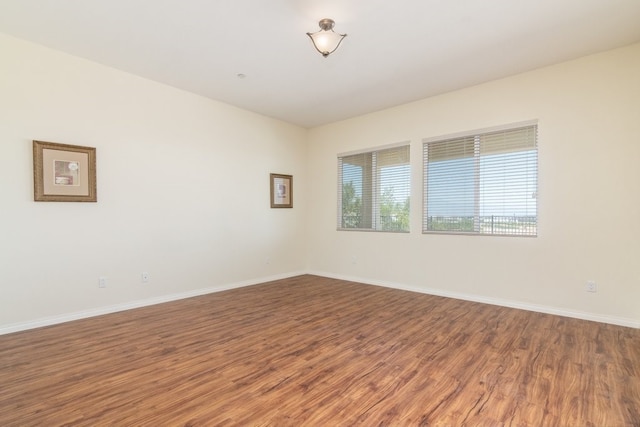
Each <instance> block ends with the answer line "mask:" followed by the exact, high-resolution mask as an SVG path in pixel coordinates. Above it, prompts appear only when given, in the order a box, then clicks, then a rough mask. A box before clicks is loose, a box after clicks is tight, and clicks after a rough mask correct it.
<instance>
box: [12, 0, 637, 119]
mask: <svg viewBox="0 0 640 427" xmlns="http://www.w3.org/2000/svg"><path fill="white" fill-rule="evenodd" d="M325 17H326V18H332V19H334V20H335V21H336V26H335V30H336V31H337V32H342V33H348V36H347V38H346V39H345V40H344V41H343V42H342V45H341V46H340V48H339V49H338V51H337V52H335V53H334V54H333V55H331V56H329V57H328V58H323V57H322V56H321V55H320V54H319V53H318V52H316V50H315V49H314V48H313V46H312V45H311V41H310V40H309V38H308V37H307V36H306V35H305V33H306V32H309V31H310V32H314V31H317V30H318V21H319V20H320V19H321V18H325ZM0 32H3V33H6V34H9V35H13V36H16V37H19V38H22V39H26V40H30V41H33V42H36V43H39V44H42V45H45V46H49V47H52V48H55V49H58V50H61V51H64V52H68V53H71V54H73V55H77V56H80V57H84V58H87V59H90V60H93V61H96V62H99V63H102V64H105V65H108V66H111V67H114V68H118V69H121V70H124V71H128V72H130V73H133V74H137V75H139V76H143V77H146V78H149V79H152V80H156V81H159V82H163V83H166V84H168V85H171V86H175V87H177V88H181V89H184V90H187V91H190V92H194V93H197V94H201V95H203V96H206V97H209V98H212V99H216V100H219V101H223V102H226V103H229V104H232V105H235V106H238V107H241V108H244V109H247V110H251V111H255V112H258V113H261V114H264V115H267V116H270V117H274V118H278V119H281V120H284V121H287V122H290V123H294V124H297V125H300V126H304V127H313V126H317V125H322V124H325V123H330V122H334V121H338V120H342V119H346V118H349V117H354V116H357V115H361V114H364V113H368V112H372V111H376V110H380V109H383V108H387V107H391V106H394V105H399V104H403V103H406V102H410V101H414V100H418V99H421V98H425V97H428V96H432V95H435V94H439V93H444V92H447V91H451V90H454V89H458V88H462V87H466V86H470V85H474V84H478V83H481V82H485V81H488V80H493V79H497V78H501V77H504V76H507V75H511V74H515V73H519V72H523V71H527V70H531V69H534V68H539V67H542V66H545V65H550V64H554V63H558V62H562V61H565V60H569V59H573V58H577V57H580V56H584V55H588V54H591V53H595V52H599V51H603V50H607V49H611V48H615V47H619V46H624V45H628V44H631V43H634V42H637V41H640V0H269V1H267V0H0ZM240 73H241V74H244V75H246V77H245V78H243V79H241V78H239V77H238V74H240Z"/></svg>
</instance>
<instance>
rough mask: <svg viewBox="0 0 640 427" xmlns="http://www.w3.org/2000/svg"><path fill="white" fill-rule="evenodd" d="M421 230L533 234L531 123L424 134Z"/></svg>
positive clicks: (534, 172)
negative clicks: (458, 133)
mask: <svg viewBox="0 0 640 427" xmlns="http://www.w3.org/2000/svg"><path fill="white" fill-rule="evenodd" d="M423 149H424V152H423V153H424V154H423V160H424V210H423V224H422V231H423V233H431V232H444V233H468V234H484V235H486V234H491V235H503V236H536V235H537V223H538V218H537V186H538V147H537V125H536V124H533V125H526V126H525V125H523V126H521V127H514V128H507V129H501V130H494V131H487V132H484V133H475V134H470V135H465V136H461V137H452V138H446V139H437V140H425V141H424V145H423Z"/></svg>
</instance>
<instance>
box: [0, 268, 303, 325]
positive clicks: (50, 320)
mask: <svg viewBox="0 0 640 427" xmlns="http://www.w3.org/2000/svg"><path fill="white" fill-rule="evenodd" d="M302 274H306V273H305V272H292V273H287V274H281V275H276V276H269V277H261V278H259V279H251V280H245V281H241V282H236V283H229V284H225V285H220V286H212V287H208V288H202V289H195V290H192V291H187V292H180V293H177V294H170V295H162V296H159V297H154V298H148V299H144V300H138V301H131V302H126V303H122V304H117V305H111V306H106V307H97V308H92V309H90V310H83V311H78V312H74V313H67V314H61V315H58V316H50V317H43V318H40V319H35V320H31V321H27V322H20V323H13V324H9V325H4V326H0V335H5V334H10V333H13V332H20V331H25V330H28V329H35V328H41V327H43V326H51V325H56V324H58V323H65V322H70V321H72V320H80V319H86V318H89V317H95V316H102V315H103V314H110V313H116V312H118V311H125V310H131V309H134V308H140V307H146V306H149V305H155V304H161V303H165V302H170V301H177V300H181V299H185V298H191V297H197V296H200V295H206V294H211V293H214V292H221V291H227V290H229V289H236V288H242V287H245V286H251V285H257V284H259V283H265V282H271V281H273V280H281V279H288V278H289V277H294V276H299V275H302Z"/></svg>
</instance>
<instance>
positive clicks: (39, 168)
mask: <svg viewBox="0 0 640 427" xmlns="http://www.w3.org/2000/svg"><path fill="white" fill-rule="evenodd" d="M96 189H97V187H96V149H95V148H93V147H81V146H79V145H68V144H58V143H54V142H44V141H33V199H34V200H35V201H36V202H97V201H98V198H97V191H96Z"/></svg>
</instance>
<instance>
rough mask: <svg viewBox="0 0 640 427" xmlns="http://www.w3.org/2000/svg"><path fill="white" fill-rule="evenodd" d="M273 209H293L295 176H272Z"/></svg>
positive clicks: (274, 174)
mask: <svg viewBox="0 0 640 427" xmlns="http://www.w3.org/2000/svg"><path fill="white" fill-rule="evenodd" d="M271 207H272V208H292V207H293V176H291V175H281V174H278V173H272V174H271Z"/></svg>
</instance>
